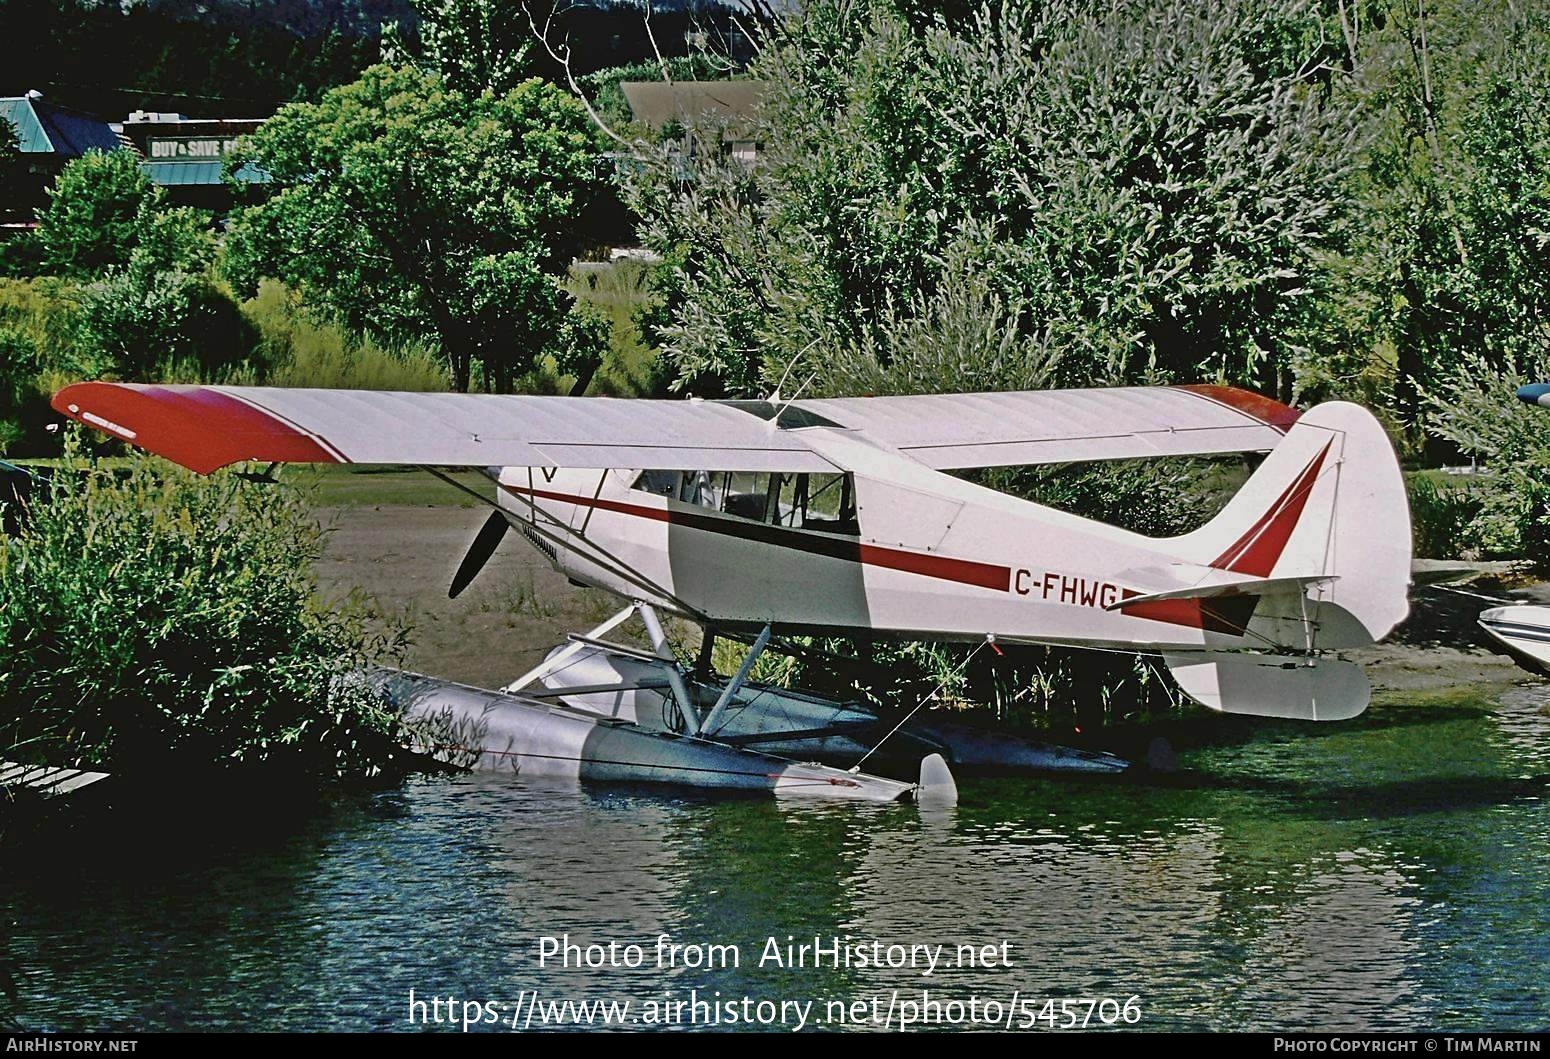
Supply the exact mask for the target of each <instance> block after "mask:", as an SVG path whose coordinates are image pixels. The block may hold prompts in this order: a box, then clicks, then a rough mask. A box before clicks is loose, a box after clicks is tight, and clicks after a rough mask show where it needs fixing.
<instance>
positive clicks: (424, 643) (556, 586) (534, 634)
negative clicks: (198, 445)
mask: <svg viewBox="0 0 1550 1059" xmlns="http://www.w3.org/2000/svg"><path fill="white" fill-rule="evenodd" d="M320 514H321V516H322V518H323V521H324V525H325V526H328V527H329V532H328V536H327V539H326V549H325V554H324V556H323V559H322V561H321V562H320V563H319V564H318V577H319V580H320V582H321V583H322V585H323V587H324V590H325V591H326V592H328V593H331V594H334V595H338V594H343V593H347V592H350V591H353V590H360V591H363V592H365V593H366V594H368V595H369V596H372V597H374V598H375V599H376V600H377V602H378V603H379V605H381V606H382V608H383V609H384V610H388V611H395V612H398V613H404V614H406V615H407V617H408V619H409V623H410V626H411V629H412V633H413V643H412V645H411V647H410V651H409V655H408V657H407V658H406V660H405V665H406V666H407V667H408V668H411V669H416V670H419V671H421V672H425V673H432V674H435V675H437V676H441V677H446V678H449V679H452V680H458V681H463V682H465V683H469V684H475V685H480V686H484V687H494V686H499V685H501V684H504V683H507V682H509V681H510V680H511V679H513V678H514V677H516V676H517V675H518V674H520V673H521V672H523V671H524V670H526V669H528V668H529V667H531V666H533V665H535V664H537V662H538V661H539V660H540V659H541V658H542V657H543V656H544V654H545V653H547V652H548V650H549V649H550V648H552V647H553V646H555V645H556V644H559V643H562V642H564V640H565V636H566V634H567V633H570V632H582V631H585V630H586V629H588V628H590V627H592V626H593V625H596V624H597V623H598V622H600V621H602V620H603V619H604V618H606V617H607V616H608V615H609V614H611V613H613V611H615V610H617V609H618V608H619V607H620V606H622V605H623V604H622V603H621V602H620V601H618V600H616V599H615V598H614V597H612V596H609V595H607V594H606V593H603V592H599V591H597V590H595V589H580V588H576V587H575V586H573V585H571V584H569V583H568V582H567V581H566V580H565V578H564V577H562V576H561V575H559V574H557V573H555V572H554V570H552V569H551V568H550V567H549V565H548V563H547V561H546V560H545V559H544V558H543V557H542V556H540V555H539V554H538V552H537V551H536V550H534V549H533V548H532V547H531V546H529V545H528V544H527V542H526V541H524V540H522V539H521V538H520V537H518V536H516V535H515V534H508V535H507V537H506V539H505V540H504V541H503V542H502V543H501V546H500V548H499V549H497V551H496V553H495V556H494V558H492V559H491V560H490V563H489V565H488V566H486V567H485V569H484V571H483V573H481V574H480V575H479V577H478V579H477V580H475V581H474V583H473V584H472V585H471V586H470V587H469V588H468V589H467V591H465V592H464V593H463V595H462V596H460V597H459V598H458V599H455V600H451V599H448V598H447V585H448V584H449V583H450V582H451V580H452V574H453V571H455V570H456V569H457V566H458V563H459V562H460V561H461V559H462V557H463V553H464V552H465V551H466V550H467V548H468V545H469V542H470V541H472V540H473V537H474V534H475V533H476V532H478V529H479V526H480V524H481V523H482V522H483V521H484V519H485V515H486V510H485V509H481V508H463V507H442V506H436V507H430V506H423V505H420V506H411V505H406V504H380V505H356V506H347V507H330V508H324V509H321V511H320ZM1461 587H1462V588H1463V589H1464V590H1465V591H1467V592H1472V593H1478V594H1479V595H1482V596H1489V597H1493V598H1496V597H1500V598H1513V599H1521V600H1524V601H1533V602H1550V584H1545V583H1535V582H1529V581H1523V580H1522V579H1514V578H1513V576H1512V575H1511V573H1510V572H1509V571H1507V570H1505V569H1504V568H1501V567H1493V568H1487V569H1485V570H1483V571H1482V572H1480V573H1479V574H1478V575H1477V576H1476V578H1475V579H1474V580H1472V581H1470V582H1468V583H1467V584H1465V585H1463V586H1461ZM1490 605H1491V604H1490V603H1489V602H1487V601H1486V600H1485V599H1482V598H1478V597H1477V596H1472V595H1465V594H1461V593H1460V592H1458V591H1442V590H1439V589H1436V588H1422V589H1419V590H1417V591H1416V592H1415V594H1414V596H1413V598H1412V603H1411V615H1410V617H1409V619H1407V620H1406V621H1405V623H1404V624H1403V625H1401V626H1400V627H1399V628H1398V629H1397V630H1396V631H1395V632H1394V633H1393V634H1392V635H1391V636H1390V637H1389V638H1388V640H1386V641H1385V642H1384V643H1382V644H1379V645H1377V646H1376V647H1371V648H1368V649H1366V650H1364V651H1360V652H1353V653H1351V654H1350V656H1349V657H1350V658H1351V659H1352V660H1353V661H1357V662H1361V663H1362V664H1363V665H1365V666H1366V667H1367V672H1368V676H1369V678H1370V679H1371V680H1372V682H1373V686H1374V688H1375V690H1376V691H1377V693H1378V696H1379V701H1380V702H1381V701H1382V699H1383V698H1384V697H1394V696H1403V695H1404V694H1405V693H1406V692H1412V691H1435V690H1441V689H1445V688H1448V687H1453V686H1464V685H1483V684H1508V683H1514V682H1517V681H1520V680H1525V679H1530V678H1529V676H1528V674H1526V673H1524V672H1523V671H1522V670H1521V669H1519V668H1518V667H1517V666H1516V665H1515V664H1514V663H1513V662H1512V660H1511V659H1509V658H1507V657H1506V656H1505V655H1502V654H1499V653H1497V652H1495V651H1493V650H1492V649H1491V648H1490V647H1489V646H1488V644H1487V641H1486V637H1485V634H1484V633H1483V632H1482V631H1481V630H1480V629H1479V627H1478V626H1477V625H1476V624H1475V617H1476V615H1477V614H1479V612H1480V611H1481V610H1482V609H1484V608H1485V607H1487V606H1490ZM614 635H618V634H614Z"/></svg>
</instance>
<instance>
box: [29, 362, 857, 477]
mask: <svg viewBox="0 0 1550 1059" xmlns="http://www.w3.org/2000/svg"><path fill="white" fill-rule="evenodd" d="M53 405H54V408H55V410H56V411H59V412H61V413H63V414H65V415H67V416H69V417H71V418H72V419H76V420H79V421H80V422H83V423H87V424H89V425H91V426H93V427H96V428H97V429H98V430H101V431H103V432H105V433H108V434H112V435H114V436H116V437H120V438H123V439H124V440H125V441H130V442H133V443H134V444H135V445H138V446H140V447H141V448H144V449H148V450H149V451H151V452H154V453H156V454H157V455H159V456H165V457H166V458H167V459H169V460H172V461H173V462H174V463H180V464H182V465H183V466H184V467H187V468H189V469H190V470H194V471H198V472H200V473H201V474H208V473H209V472H210V471H213V470H216V469H217V468H219V467H225V466H227V465H228V464H232V463H239V462H242V461H244V460H254V461H258V462H263V463H270V462H281V463H378V464H410V465H422V466H432V467H494V466H514V467H583V468H590V467H597V468H605V467H629V468H660V469H663V470H696V469H705V468H709V469H714V470H720V471H789V472H798V471H808V472H833V471H835V470H836V468H835V466H834V465H833V464H831V463H830V462H829V461H827V460H825V459H824V458H823V457H821V456H819V455H818V454H817V453H816V452H814V451H813V450H812V449H810V448H809V447H808V446H807V445H806V444H804V443H803V442H802V440H801V438H800V435H799V433H797V432H793V431H789V430H781V429H777V428H776V427H775V426H773V425H772V424H771V423H770V422H769V421H768V420H767V419H765V418H761V417H760V416H758V415H750V414H749V413H748V412H747V411H745V410H743V409H740V408H738V407H736V406H734V405H730V404H726V403H720V402H713V401H635V400H621V399H615V398H607V397H585V398H575V397H536V396H522V395H515V394H461V393H392V392H385V391H377V390H308V389H281V388H277V387H262V386H253V387H250V386H152V385H139V384H134V383H105V382H84V383H77V384H75V385H73V386H67V387H65V388H64V389H62V390H60V391H59V392H58V393H57V394H55V395H54V401H53Z"/></svg>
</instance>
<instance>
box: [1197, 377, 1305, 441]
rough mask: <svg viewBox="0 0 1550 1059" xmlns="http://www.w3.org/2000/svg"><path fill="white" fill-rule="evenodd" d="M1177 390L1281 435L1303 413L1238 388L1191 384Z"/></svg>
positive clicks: (1287, 405)
mask: <svg viewBox="0 0 1550 1059" xmlns="http://www.w3.org/2000/svg"><path fill="white" fill-rule="evenodd" d="M1175 389H1179V390H1188V391H1189V392H1190V393H1192V394H1194V395H1196V396H1197V397H1204V398H1205V399H1206V400H1208V401H1215V402H1216V403H1217V404H1220V405H1226V406H1227V407H1228V408H1233V409H1236V410H1237V411H1239V412H1242V413H1243V414H1244V415H1246V416H1249V417H1251V418H1253V419H1257V420H1259V421H1260V422H1261V423H1264V424H1265V425H1266V426H1272V427H1275V428H1276V429H1277V430H1279V431H1281V433H1283V434H1284V433H1286V432H1287V431H1288V430H1290V429H1292V424H1293V423H1295V422H1297V420H1298V418H1299V417H1300V416H1301V415H1302V413H1301V412H1299V411H1297V409H1295V408H1293V407H1292V406H1291V405H1289V404H1282V403H1281V402H1280V401H1277V400H1276V399H1275V398H1274V397H1266V396H1265V395H1264V394H1262V393H1254V392H1253V391H1252V390H1240V389H1239V388H1238V387H1236V386H1217V385H1214V384H1211V383H1191V384H1189V385H1187V386H1178V387H1175Z"/></svg>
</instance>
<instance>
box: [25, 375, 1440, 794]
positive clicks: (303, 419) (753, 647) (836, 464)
mask: <svg viewBox="0 0 1550 1059" xmlns="http://www.w3.org/2000/svg"><path fill="white" fill-rule="evenodd" d="M53 403H54V407H55V408H56V409H57V410H58V411H59V412H61V413H63V414H64V415H66V416H69V417H70V418H72V419H74V420H77V421H79V422H82V423H85V424H88V425H90V426H92V427H94V428H96V429H98V430H101V431H103V432H105V433H107V434H109V435H112V436H114V437H116V438H120V439H122V440H124V441H126V442H129V443H131V444H134V445H137V446H139V447H141V448H143V449H146V450H149V451H150V452H153V453H157V454H160V455H161V456H164V457H166V458H167V459H170V460H172V461H174V462H176V463H179V464H181V465H183V466H184V467H188V468H190V469H192V470H194V471H197V472H201V473H209V472H212V471H215V470H216V469H218V468H221V467H225V466H228V465H231V464H236V463H243V462H248V461H252V462H257V463H264V464H272V465H273V464H283V463H347V464H389V465H407V466H412V467H420V468H425V469H428V470H430V471H431V472H432V473H435V474H437V475H439V476H441V477H443V478H444V479H445V480H447V481H449V482H451V483H453V484H457V482H456V479H454V478H452V477H451V476H449V475H448V474H447V473H446V472H447V471H448V470H449V469H454V468H475V469H478V470H481V471H483V473H484V474H485V475H487V476H488V478H489V479H490V481H491V483H492V485H493V488H492V490H491V495H490V496H484V495H482V494H480V498H481V499H482V500H484V501H485V502H486V503H488V504H490V506H491V507H492V509H493V510H492V512H491V514H490V516H489V520H488V522H487V523H486V524H485V526H484V527H483V528H482V529H481V530H480V531H479V534H478V536H477V537H476V538H475V540H474V542H473V544H472V546H471V548H470V549H469V552H468V554H467V556H466V557H465V558H464V560H463V562H462V564H461V566H460V567H459V569H458V570H457V572H456V574H455V576H454V578H453V581H452V594H454V595H455V594H456V593H457V592H459V591H461V590H462V588H463V587H465V586H466V585H467V584H468V583H469V581H470V580H471V579H472V578H473V576H474V575H475V574H477V572H478V570H479V568H480V567H481V566H482V565H483V564H484V562H485V561H487V560H488V558H489V557H490V555H491V554H492V553H493V552H494V550H495V548H496V546H497V545H498V543H499V542H500V540H501V538H502V537H504V536H505V535H506V534H507V533H508V532H510V531H512V530H515V531H516V532H517V533H518V534H519V535H520V536H521V537H523V538H525V539H526V540H527V541H528V542H529V543H530V544H531V545H532V546H533V547H535V548H537V549H538V550H539V551H540V552H542V553H543V555H544V556H545V557H546V558H547V559H548V561H549V562H550V563H552V564H553V565H554V567H555V568H556V569H558V570H559V571H561V572H562V573H564V574H565V575H566V576H567V577H568V578H570V579H571V580H572V581H573V582H575V583H578V584H581V585H587V586H593V587H597V588H600V589H604V590H606V591H608V592H610V593H613V594H615V595H617V596H618V597H620V598H621V600H623V601H624V602H626V603H627V604H628V606H625V607H624V608H623V609H621V610H620V611H619V613H617V614H615V615H614V616H612V617H611V618H609V619H608V621H606V622H603V623H602V624H600V625H599V626H598V627H597V628H595V629H591V630H589V631H588V632H586V633H582V634H576V635H573V636H571V637H570V639H569V641H568V642H567V643H565V644H564V645H562V646H560V647H557V648H556V649H555V650H554V651H553V652H551V653H550V654H549V656H548V657H547V658H546V659H545V660H544V661H543V662H542V664H540V665H539V666H537V667H536V668H534V669H532V670H531V671H529V672H527V673H524V674H522V675H521V676H519V677H517V678H516V679H515V680H513V681H512V682H511V683H510V684H509V685H507V686H506V687H504V688H502V689H499V690H489V689H479V688H472V687H466V686H462V685H455V684H450V683H448V682H446V681H440V680H435V679H433V678H429V677H424V676H418V675H413V674H397V673H395V674H392V675H390V676H389V677H387V678H385V679H384V684H383V686H384V688H385V689H386V691H387V692H388V693H389V694H390V695H391V696H392V697H393V698H394V700H395V701H396V702H399V703H401V704H405V708H406V709H407V710H410V711H413V712H417V713H419V714H422V715H428V714H432V713H436V712H437V711H440V713H441V714H442V715H443V716H452V717H457V718H462V719H465V720H471V721H472V722H473V725H474V728H475V729H476V734H475V735H474V736H472V737H470V739H471V740H472V749H473V750H474V751H475V752H476V755H477V757H478V760H479V762H480V763H482V764H484V765H487V766H490V767H497V768H504V769H509V770H513V771H516V772H519V773H521V774H523V775H566V776H572V777H580V778H583V779H616V780H626V781H642V780H646V781H665V782H676V783H689V784H694V785H699V786H714V787H735V788H757V789H764V790H771V789H772V790H774V791H776V792H778V793H782V794H805V795H824V796H834V797H842V798H858V799H872V800H894V799H904V798H910V797H914V798H916V799H918V800H922V801H926V800H932V799H938V800H951V799H952V798H954V797H955V796H956V787H955V785H954V781H953V774H952V773H953V769H959V770H962V769H966V768H967V769H973V768H983V769H987V770H1007V769H1012V770H1018V769H1073V770H1081V771H1114V770H1117V769H1120V768H1123V767H1124V766H1125V762H1124V761H1122V760H1120V759H1118V758H1115V757H1112V756H1110V755H1106V754H1097V753H1088V752H1083V751H1078V750H1073V749H1067V748H1060V747H1051V746H1048V745H1045V744H1041V743H1037V742H1034V741H1031V740H1025V739H1020V738H1016V737H1013V736H1010V735H1007V734H1002V733H997V732H994V731H987V730H982V729H979V728H973V727H970V726H968V725H964V724H959V723H954V722H952V721H943V720H935V719H932V720H921V719H920V715H918V714H916V713H913V712H912V713H910V714H907V715H904V716H901V717H898V718H895V717H893V716H889V715H884V714H880V713H878V712H877V711H874V710H872V709H869V708H866V707H864V706H862V705H860V704H857V703H842V702H836V701H832V700H828V699H824V698H821V697H819V696H815V695H807V694H804V693H801V692H797V691H792V690H787V689H783V688H779V687H774V686H770V685H766V684H759V683H757V682H755V681H753V680H751V679H750V673H751V671H752V670H753V668H754V665H755V664H756V662H757V661H758V659H759V658H760V656H761V654H762V653H763V652H765V651H766V650H769V649H770V648H771V647H772V646H775V647H777V648H778V647H779V645H780V644H781V643H782V642H783V638H784V637H788V636H790V635H792V634H802V633H824V634H830V635H847V634H849V635H858V636H866V637H895V638H905V639H916V640H929V641H949V642H961V643H977V644H982V645H988V646H995V645H1005V644H1041V645H1054V646H1060V647H1073V648H1090V649H1095V650H1104V651H1121V652H1138V653H1145V654H1148V655H1156V656H1159V657H1160V658H1161V660H1162V662H1163V664H1164V665H1165V666H1166V667H1167V668H1168V669H1169V670H1170V671H1171V673H1172V674H1173V677H1174V678H1175V680H1176V681H1177V683H1178V686H1179V687H1180V688H1181V689H1182V691H1183V692H1184V693H1185V694H1186V695H1188V696H1189V697H1190V698H1192V699H1193V700H1195V701H1196V702H1199V703H1201V704H1203V705H1204V706H1206V707H1208V708H1209V709H1212V710H1216V711H1219V712H1222V713H1228V714H1247V715H1251V716H1257V717H1276V718H1295V719H1300V720H1307V721H1334V720H1340V719H1344V718H1350V717H1354V716H1356V715H1357V714H1359V713H1361V712H1362V710H1364V709H1365V708H1366V706H1367V703H1368V699H1369V697H1370V685H1369V684H1368V681H1367V679H1366V677H1365V676H1364V674H1363V672H1362V670H1361V668H1360V667H1359V666H1357V665H1355V664H1353V663H1351V662H1349V661H1346V660H1342V659H1341V658H1339V657H1338V654H1337V653H1338V652H1340V651H1342V650H1345V649H1348V648H1356V647H1361V646H1365V645H1368V644H1371V643H1373V642H1375V641H1377V640H1379V639H1381V638H1382V637H1383V636H1384V635H1385V634H1387V633H1388V631H1389V630H1390V629H1392V628H1393V627H1394V626H1395V625H1396V624H1397V623H1398V622H1399V621H1400V620H1401V619H1402V618H1403V617H1404V616H1405V614H1406V612H1407V609H1408V602H1407V586H1408V583H1409V580H1410V527H1409V508H1408V505H1407V503H1406V499H1405V490H1404V485H1403V481H1402V479H1401V476H1400V470H1399V465H1398V462H1397V460H1396V458H1395V454H1394V450H1393V448H1392V446H1391V445H1390V443H1389V440H1388V438H1387V436H1386V435H1385V434H1384V432H1383V429H1382V427H1381V426H1380V425H1379V424H1378V422H1377V421H1376V420H1375V419H1374V418H1373V416H1372V415H1371V414H1370V413H1368V412H1367V411H1365V410H1364V409H1362V408H1360V407H1358V406H1356V405H1352V404H1346V403H1339V402H1335V403H1328V404H1323V405H1319V406H1318V407H1315V408H1313V409H1311V410H1309V411H1307V412H1306V413H1301V414H1299V412H1297V411H1296V410H1294V409H1293V408H1291V407H1289V406H1287V405H1284V404H1281V403H1279V402H1277V401H1274V400H1270V399H1268V398H1265V397H1262V396H1259V395H1256V394H1252V393H1249V392H1246V391H1243V390H1239V389H1234V388H1230V387H1223V386H1210V385H1197V386H1173V387H1131V388H1112V389H1071V390H1048V391H1038V392H1020V393H981V394H940V395H929V396H907V397H860V398H835V399H802V400H780V399H779V398H775V399H771V400H767V401H759V400H719V401H712V400H681V401H667V400H618V399H609V398H568V397H546V396H517V395H476V394H424V393H384V392H369V391H343V390H318V389H277V388H265V387H227V386H155V385H135V384H127V383H106V382H88V383H80V384H76V385H72V386H69V387H66V388H65V389H63V390H61V391H60V392H59V393H58V394H57V395H56V396H55V398H54V402H53ZM1231 453H1265V454H1266V455H1265V457H1264V459H1263V462H1262V463H1261V464H1260V465H1259V466H1258V468H1257V469H1256V470H1255V471H1254V473H1253V474H1252V475H1251V476H1250V477H1249V478H1248V480H1247V482H1246V483H1245V484H1244V486H1243V487H1242V488H1241V489H1240V490H1239V491H1238V492H1237V493H1236V494H1235V495H1234V496H1233V498H1232V499H1231V500H1230V501H1229V502H1228V503H1227V505H1226V506H1225V508H1223V509H1222V510H1221V512H1220V513H1219V514H1217V515H1216V516H1215V517H1214V518H1212V519H1210V520H1209V521H1207V522H1206V523H1205V524H1204V525H1203V526H1201V527H1200V528H1198V529H1196V530H1194V531H1193V532H1190V533H1187V534H1184V535H1182V536H1178V537H1171V538H1166V539H1162V538H1150V537H1146V536H1143V535H1140V534H1137V533H1133V532H1129V531H1127V530H1124V529H1120V528H1117V527H1115V526H1111V525H1108V524H1105V523H1101V522H1097V521H1094V520H1091V519H1087V518H1082V517H1080V516H1078V515H1075V514H1071V513H1067V512H1065V511H1060V510H1056V509H1054V508H1051V507H1046V506H1042V505H1040V504H1037V503H1033V502H1030V501H1028V500H1023V499H1019V498H1017V497H1014V496H1010V495H1007V494H1005V493H1001V492H998V491H995V490H992V489H989V488H986V487H984V486H981V485H978V484H975V483H974V482H972V481H969V480H966V479H965V478H964V477H961V476H957V475H954V474H952V473H950V472H955V471H965V470H974V469H979V468H988V467H1000V466H1012V465H1030V464H1060V463H1069V462H1076V461H1094V460H1132V459H1140V458H1149V457H1171V456H1206V455H1218V454H1231ZM476 492H478V491H477V490H476ZM664 614H672V615H676V616H678V617H680V618H683V619H687V620H688V621H690V622H693V623H696V624H698V625H699V626H700V627H701V629H702V630H703V631H704V637H703V647H702V649H701V651H700V653H699V657H698V659H696V660H695V661H693V662H692V663H689V662H680V660H679V659H678V658H677V657H676V655H675V653H674V651H673V648H672V646H671V645H670V644H669V642H668V639H667V636H666V635H665V634H664V632H663V628H662V616H663V615H664ZM631 619H638V620H639V621H640V623H641V624H642V625H643V626H644V629H645V632H646V639H647V640H648V641H649V643H650V644H651V649H649V650H647V649H644V648H641V649H637V648H635V647H631V646H629V645H626V644H621V643H617V642H612V641H609V640H607V639H605V638H604V637H606V636H607V635H608V634H609V633H610V632H611V631H612V630H613V629H615V628H617V627H618V626H620V625H621V624H623V623H624V622H626V621H629V620H631ZM718 638H724V639H727V640H730V641H734V642H741V643H742V644H743V645H745V647H746V649H745V651H744V653H743V656H742V660H741V663H740V664H739V665H738V666H737V668H736V670H735V672H733V673H732V674H730V675H722V674H720V673H717V672H715V671H714V670H713V668H712V666H711V648H712V646H713V645H714V644H715V642H716V641H717V639H718ZM901 712H902V711H901ZM885 752H886V754H885ZM886 755H891V756H892V757H893V758H895V759H898V758H903V759H904V760H905V761H907V762H909V765H910V767H911V768H913V769H915V770H918V771H917V772H915V773H914V774H912V775H909V777H908V779H893V778H889V777H887V776H884V775H878V774H875V773H872V772H863V771H861V770H860V768H859V767H858V766H860V765H863V764H872V765H873V766H874V767H878V763H880V762H881V761H883V760H884V758H885V756H886Z"/></svg>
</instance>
